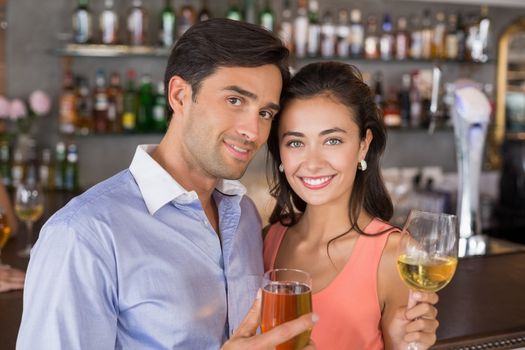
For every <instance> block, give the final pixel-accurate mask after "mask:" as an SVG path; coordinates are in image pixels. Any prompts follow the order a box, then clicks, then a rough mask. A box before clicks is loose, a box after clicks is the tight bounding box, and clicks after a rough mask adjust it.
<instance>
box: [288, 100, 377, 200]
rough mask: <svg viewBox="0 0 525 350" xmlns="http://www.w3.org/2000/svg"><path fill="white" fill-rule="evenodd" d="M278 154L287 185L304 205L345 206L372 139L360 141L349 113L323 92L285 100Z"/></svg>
mask: <svg viewBox="0 0 525 350" xmlns="http://www.w3.org/2000/svg"><path fill="white" fill-rule="evenodd" d="M278 135H279V152H280V155H281V161H282V164H283V166H284V172H285V175H286V178H287V180H288V182H289V184H290V186H291V187H292V189H293V190H294V191H295V193H297V195H298V196H299V197H301V198H302V199H303V200H304V201H305V202H306V203H307V204H308V205H324V204H339V203H340V204H341V205H345V206H347V205H348V199H349V198H350V194H351V193H352V187H353V184H354V179H355V175H356V171H357V164H358V163H359V161H360V160H362V159H364V158H365V156H366V152H367V151H368V146H369V144H370V141H371V140H372V133H371V132H370V130H367V133H366V137H365V139H364V140H361V139H360V136H359V128H358V126H357V124H356V123H355V122H354V118H353V112H352V111H351V110H350V109H349V108H348V107H346V106H345V105H343V104H341V103H338V102H337V101H336V100H335V99H334V98H331V97H329V96H326V95H324V96H316V97H312V98H308V99H295V100H292V101H290V102H289V103H288V104H287V106H286V108H285V110H284V111H283V113H282V115H281V121H280V125H279V133H278Z"/></svg>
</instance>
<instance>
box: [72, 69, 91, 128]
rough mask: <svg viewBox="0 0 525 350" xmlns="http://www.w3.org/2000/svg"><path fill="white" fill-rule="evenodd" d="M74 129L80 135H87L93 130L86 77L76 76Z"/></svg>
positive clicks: (89, 94)
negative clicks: (75, 120)
mask: <svg viewBox="0 0 525 350" xmlns="http://www.w3.org/2000/svg"><path fill="white" fill-rule="evenodd" d="M75 85H76V87H77V91H76V98H75V100H76V103H77V106H76V110H77V126H76V131H77V132H78V133H79V134H81V135H87V134H89V133H90V132H91V131H92V130H93V115H92V107H91V106H92V100H91V93H90V91H89V83H88V80H87V78H85V77H83V76H78V77H77V78H76V83H75Z"/></svg>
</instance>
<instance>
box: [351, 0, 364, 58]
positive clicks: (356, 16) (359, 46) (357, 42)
mask: <svg viewBox="0 0 525 350" xmlns="http://www.w3.org/2000/svg"><path fill="white" fill-rule="evenodd" d="M364 42H365V28H364V26H363V23H362V22H361V11H360V10H359V9H353V10H352V11H351V12H350V53H351V54H352V57H361V56H362V55H363V48H364Z"/></svg>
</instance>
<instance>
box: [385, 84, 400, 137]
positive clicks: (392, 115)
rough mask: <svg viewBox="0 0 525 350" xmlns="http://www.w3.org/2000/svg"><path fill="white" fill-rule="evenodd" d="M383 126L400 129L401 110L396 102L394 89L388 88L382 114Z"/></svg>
mask: <svg viewBox="0 0 525 350" xmlns="http://www.w3.org/2000/svg"><path fill="white" fill-rule="evenodd" d="M383 120H384V121H385V125H386V126H387V127H390V128H399V127H401V110H400V107H399V102H398V100H397V93H396V89H395V88H394V87H390V89H389V91H388V94H387V98H386V101H385V107H384V112H383Z"/></svg>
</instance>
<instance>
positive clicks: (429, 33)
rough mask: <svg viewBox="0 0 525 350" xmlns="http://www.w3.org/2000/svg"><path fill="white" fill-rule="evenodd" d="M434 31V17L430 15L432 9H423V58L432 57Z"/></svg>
mask: <svg viewBox="0 0 525 350" xmlns="http://www.w3.org/2000/svg"><path fill="white" fill-rule="evenodd" d="M433 34H434V31H433V29H432V19H431V17H430V10H429V9H425V10H424V11H423V19H422V21H421V48H422V50H421V58H423V59H427V60H428V59H430V58H432V41H433V40H434V39H433Z"/></svg>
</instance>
